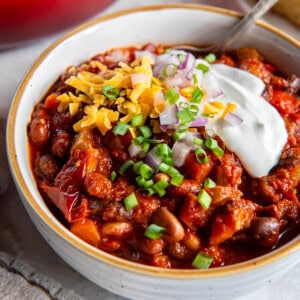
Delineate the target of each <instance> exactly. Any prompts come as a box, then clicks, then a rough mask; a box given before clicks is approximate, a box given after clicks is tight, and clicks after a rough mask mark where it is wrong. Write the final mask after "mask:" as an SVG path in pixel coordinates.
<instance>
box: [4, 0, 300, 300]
mask: <svg viewBox="0 0 300 300" xmlns="http://www.w3.org/2000/svg"><path fill="white" fill-rule="evenodd" d="M175 2H192V3H204V4H207V3H210V4H215V5H220V6H224V7H227V8H232V9H236V10H240V11H245V10H247V9H248V8H249V4H251V1H250V0H249V1H241V0H240V1H239V0H237V1H234V0H231V1H228V0H223V1H221V0H219V1H214V0H210V1H209V0H208V1H200V0H199V1H195V0H194V1H175V0H173V1H159V0H152V1H151V0H149V1H148V0H143V1H137V0H119V1H116V2H115V4H113V5H112V6H110V7H109V8H108V9H106V10H105V11H104V12H103V13H109V12H113V11H116V10H120V9H125V8H130V7H134V6H142V5H143V6H144V5H150V4H160V3H175ZM264 19H265V20H267V21H268V22H270V23H272V24H273V25H276V26H277V27H279V28H280V29H282V30H283V31H286V32H288V33H290V34H291V35H292V36H294V37H295V38H296V39H298V40H299V39H300V31H299V28H296V27H295V26H293V25H292V24H291V23H289V22H288V21H286V20H284V19H283V18H281V17H279V16H276V15H274V14H272V13H269V14H268V15H267V16H265V17H264ZM59 35H61V33H60V34H57V35H55V36H50V37H45V38H43V39H41V40H39V41H36V42H34V43H30V44H26V45H22V46H21V47H18V48H13V49H7V50H2V51H0V70H1V73H0V133H1V134H4V132H5V123H6V118H7V115H8V111H9V106H10V103H11V101H12V98H13V95H14V92H15V91H16V88H17V86H18V83H19V82H20V80H21V79H22V77H23V75H24V74H25V72H26V70H27V69H28V68H29V66H30V65H31V64H32V63H33V61H34V60H35V59H36V58H37V56H38V55H39V54H40V53H41V52H42V51H43V50H44V49H45V48H46V47H47V46H48V45H50V44H51V43H52V42H53V41H54V40H55V39H56V38H57V37H58V36H59ZM0 144H1V146H3V143H1V142H0ZM0 251H5V252H6V253H8V254H10V255H12V256H15V257H17V258H18V259H21V260H22V261H24V262H25V263H26V264H28V265H29V266H30V267H31V268H33V269H34V270H35V272H37V273H39V274H43V275H45V276H47V277H49V278H52V279H54V280H56V281H57V282H58V283H60V284H61V285H62V286H63V287H65V288H67V289H71V290H73V291H74V293H76V294H78V295H79V296H82V297H83V298H84V299H104V300H113V299H121V297H119V296H116V295H114V294H112V293H110V292H107V291H105V290H103V289H102V288H100V287H97V286H96V285H94V284H93V283H91V282H90V281H89V280H87V279H85V278H84V277H82V276H81V275H80V274H78V273H77V272H76V271H74V270H72V269H71V268H70V267H69V266H68V265H66V264H65V263H64V262H63V261H62V260H61V259H60V258H59V257H58V256H57V255H56V254H55V253H54V251H53V250H52V249H51V248H50V247H49V246H48V244H47V243H46V242H45V241H44V240H43V239H42V237H41V236H40V235H39V233H38V232H37V230H36V229H35V228H34V226H33V224H32V223H31V221H30V219H29V217H28V215H27V213H26V212H25V210H24V208H23V206H22V204H21V202H20V199H19V196H18V195H17V192H16V189H15V187H14V185H13V183H12V182H11V184H10V186H9V189H8V191H7V192H6V193H5V194H2V195H0ZM299 278H300V266H299V265H298V266H297V267H296V268H294V269H293V270H292V271H291V272H290V273H289V274H288V275H287V276H285V277H284V278H282V279H280V280H277V281H276V282H270V283H269V284H268V285H267V286H265V287H263V288H262V289H260V290H258V291H255V292H253V293H252V294H250V295H247V296H243V297H240V298H239V299H238V300H250V299H256V300H268V299H270V300H271V299H272V300H281V299H289V300H296V299H300V284H299V281H300V279H299ZM0 280H1V274H0ZM0 298H1V299H2V297H1V289H0ZM6 299H15V297H14V296H13V294H11V297H8V298H6Z"/></svg>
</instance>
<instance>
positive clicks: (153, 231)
mask: <svg viewBox="0 0 300 300" xmlns="http://www.w3.org/2000/svg"><path fill="white" fill-rule="evenodd" d="M165 231H166V229H165V228H164V227H161V226H158V225H156V224H150V225H149V226H148V227H147V228H146V231H145V233H144V235H145V236H146V237H148V238H149V239H151V240H158V239H160V238H161V237H162V235H163V234H164V232H165Z"/></svg>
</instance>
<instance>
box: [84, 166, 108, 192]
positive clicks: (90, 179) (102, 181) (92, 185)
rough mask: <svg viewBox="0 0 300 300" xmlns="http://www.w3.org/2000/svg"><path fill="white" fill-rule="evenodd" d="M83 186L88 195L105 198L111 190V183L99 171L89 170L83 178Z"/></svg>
mask: <svg viewBox="0 0 300 300" xmlns="http://www.w3.org/2000/svg"><path fill="white" fill-rule="evenodd" d="M84 187H85V189H86V190H87V192H88V193H89V194H90V195H92V196H96V197H98V198H105V196H107V195H108V194H109V193H110V192H111V189H112V183H111V181H110V180H109V179H108V178H107V177H105V176H104V175H102V174H101V173H99V172H91V173H88V174H87V175H86V176H85V178H84Z"/></svg>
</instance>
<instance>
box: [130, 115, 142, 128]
mask: <svg viewBox="0 0 300 300" xmlns="http://www.w3.org/2000/svg"><path fill="white" fill-rule="evenodd" d="M130 124H131V126H132V127H136V126H141V125H142V124H143V114H138V115H136V116H133V117H132V119H131V121H130Z"/></svg>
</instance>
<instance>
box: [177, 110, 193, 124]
mask: <svg viewBox="0 0 300 300" xmlns="http://www.w3.org/2000/svg"><path fill="white" fill-rule="evenodd" d="M176 116H177V117H178V119H179V120H180V121H181V122H182V123H184V124H186V123H189V122H192V121H193V120H194V119H195V117H194V116H193V114H192V113H191V111H190V110H189V108H184V109H182V110H180V111H178V112H177V113H176Z"/></svg>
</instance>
